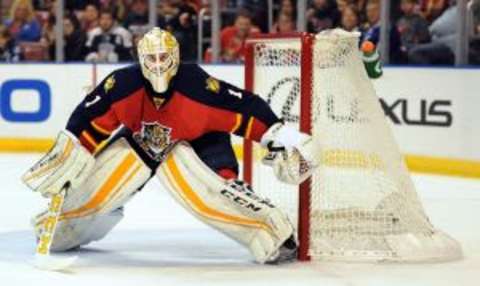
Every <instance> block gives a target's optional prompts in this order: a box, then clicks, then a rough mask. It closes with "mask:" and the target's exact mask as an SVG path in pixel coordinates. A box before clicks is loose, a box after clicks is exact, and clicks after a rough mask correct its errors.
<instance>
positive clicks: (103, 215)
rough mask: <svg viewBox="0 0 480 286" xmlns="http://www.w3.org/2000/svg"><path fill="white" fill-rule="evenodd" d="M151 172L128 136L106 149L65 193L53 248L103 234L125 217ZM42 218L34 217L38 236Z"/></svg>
mask: <svg viewBox="0 0 480 286" xmlns="http://www.w3.org/2000/svg"><path fill="white" fill-rule="evenodd" d="M150 176H151V170H150V168H148V167H147V166H146V165H145V164H144V163H143V161H142V160H141V159H140V158H139V157H138V156H137V155H136V154H135V152H134V151H133V149H132V148H131V147H130V145H129V144H128V143H127V141H126V140H125V139H123V138H120V139H119V140H117V141H116V142H114V143H113V144H112V145H110V146H109V147H107V148H106V149H105V150H103V151H102V152H101V153H100V154H98V156H97V158H96V160H95V165H94V167H93V170H92V172H91V174H90V176H89V178H88V179H87V180H86V181H85V182H84V184H83V185H81V186H80V187H78V188H76V189H71V190H70V191H69V192H68V193H67V194H66V196H65V202H64V205H63V208H62V214H61V215H60V218H59V222H58V225H57V229H56V231H55V235H54V239H53V242H52V250H54V251H55V250H56V251H62V250H67V249H70V248H72V247H76V246H80V245H85V244H87V243H89V242H91V241H94V240H98V239H101V238H102V237H104V236H105V235H106V234H107V233H108V232H109V231H110V230H111V229H112V228H113V227H114V226H115V225H116V224H117V223H118V222H119V221H120V220H121V218H122V217H123V210H122V207H123V206H124V205H125V204H126V203H127V202H128V201H129V200H130V199H131V198H132V197H133V195H134V194H135V193H136V192H137V191H138V190H139V189H140V188H141V187H142V186H143V185H144V184H145V183H146V182H147V181H148V179H149V178H150ZM43 219H44V215H43V213H41V214H39V215H37V216H36V217H35V218H34V219H33V224H34V226H35V232H36V234H37V237H39V234H40V233H41V232H42V225H43V224H42V222H43Z"/></svg>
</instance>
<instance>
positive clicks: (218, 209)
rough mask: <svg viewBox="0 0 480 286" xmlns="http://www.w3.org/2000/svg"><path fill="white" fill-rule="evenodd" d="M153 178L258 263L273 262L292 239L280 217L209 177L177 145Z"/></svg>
mask: <svg viewBox="0 0 480 286" xmlns="http://www.w3.org/2000/svg"><path fill="white" fill-rule="evenodd" d="M156 174H157V177H158V178H159V179H160V181H161V183H162V184H163V185H164V186H165V188H166V189H167V190H169V192H170V193H171V194H172V196H173V197H174V198H175V199H176V200H177V201H178V202H179V203H180V204H181V205H182V206H183V207H185V208H186V209H187V210H188V211H189V212H190V213H192V214H193V215H194V216H195V217H197V218H198V219H199V220H201V221H202V222H204V223H206V224H208V225H210V226H212V227H213V228H215V229H217V230H219V231H221V232H222V233H224V234H226V235H227V236H229V237H231V238H232V239H234V240H236V241H237V242H239V243H240V244H242V245H244V246H246V247H248V248H249V250H250V252H251V253H252V254H253V255H254V257H255V259H256V260H257V261H258V262H259V263H264V262H266V261H268V260H269V259H270V258H272V257H273V256H275V255H276V253H277V252H278V248H279V247H280V246H281V245H282V243H283V242H284V241H285V240H287V239H288V238H289V237H290V236H291V235H292V234H293V233H294V229H293V226H292V224H291V223H290V221H289V220H288V218H287V216H286V215H285V214H284V213H283V212H282V211H280V210H279V209H278V208H276V207H275V206H273V205H272V204H271V203H270V202H269V201H268V200H266V199H263V198H260V197H258V196H257V195H256V194H254V193H253V192H252V191H251V190H250V189H248V188H247V187H246V184H243V183H241V182H234V181H227V180H225V179H223V178H221V177H220V176H218V175H217V174H215V173H214V172H213V171H212V170H210V169H209V168H208V167H207V166H206V165H205V164H204V163H203V162H202V161H201V160H200V159H199V158H198V156H197V155H196V154H195V152H194V151H193V149H192V148H191V147H190V146H188V145H187V144H178V145H177V146H176V147H175V148H174V149H173V150H172V151H171V153H170V155H169V156H168V157H167V159H166V161H165V162H163V163H162V165H161V166H160V167H159V169H158V170H157V173H156Z"/></svg>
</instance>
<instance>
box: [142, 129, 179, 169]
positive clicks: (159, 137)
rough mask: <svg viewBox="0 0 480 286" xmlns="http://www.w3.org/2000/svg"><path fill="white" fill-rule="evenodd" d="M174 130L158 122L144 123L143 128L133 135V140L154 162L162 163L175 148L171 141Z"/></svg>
mask: <svg viewBox="0 0 480 286" xmlns="http://www.w3.org/2000/svg"><path fill="white" fill-rule="evenodd" d="M171 132H172V128H169V127H167V126H164V125H162V124H160V123H158V122H143V121H142V128H141V129H140V130H139V131H137V132H135V133H133V139H134V140H135V141H136V142H137V143H138V145H140V147H141V148H142V149H143V150H144V151H145V153H147V154H148V156H150V157H151V158H152V159H153V160H155V161H157V162H161V161H163V160H164V159H165V157H166V155H167V154H168V152H169V151H170V149H171V148H172V147H173V145H174V143H175V140H171V137H170V134H171Z"/></svg>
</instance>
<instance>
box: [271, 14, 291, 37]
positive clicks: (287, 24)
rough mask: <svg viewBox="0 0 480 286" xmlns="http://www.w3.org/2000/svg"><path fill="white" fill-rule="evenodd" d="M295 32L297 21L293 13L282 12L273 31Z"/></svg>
mask: <svg viewBox="0 0 480 286" xmlns="http://www.w3.org/2000/svg"><path fill="white" fill-rule="evenodd" d="M292 32H295V23H294V22H293V18H292V15H289V14H286V13H280V14H279V15H278V17H277V21H276V22H275V23H274V24H273V27H272V33H292Z"/></svg>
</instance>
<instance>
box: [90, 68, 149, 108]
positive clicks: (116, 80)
mask: <svg viewBox="0 0 480 286" xmlns="http://www.w3.org/2000/svg"><path fill="white" fill-rule="evenodd" d="M142 87H144V80H143V75H142V71H141V69H140V66H138V65H131V66H128V67H125V68H121V69H118V70H116V71H114V72H112V73H111V74H110V75H108V76H107V77H106V78H105V79H104V80H103V82H102V83H101V84H100V86H99V88H101V89H102V92H103V93H104V94H105V95H109V96H110V97H111V98H112V99H113V100H114V101H116V100H120V99H122V98H125V97H128V96H129V95H131V94H132V93H134V92H135V91H137V90H139V89H141V88H142Z"/></svg>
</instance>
